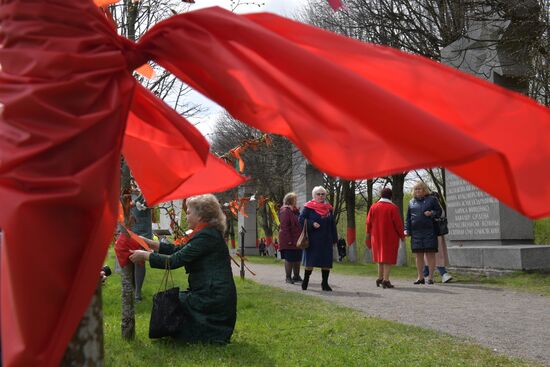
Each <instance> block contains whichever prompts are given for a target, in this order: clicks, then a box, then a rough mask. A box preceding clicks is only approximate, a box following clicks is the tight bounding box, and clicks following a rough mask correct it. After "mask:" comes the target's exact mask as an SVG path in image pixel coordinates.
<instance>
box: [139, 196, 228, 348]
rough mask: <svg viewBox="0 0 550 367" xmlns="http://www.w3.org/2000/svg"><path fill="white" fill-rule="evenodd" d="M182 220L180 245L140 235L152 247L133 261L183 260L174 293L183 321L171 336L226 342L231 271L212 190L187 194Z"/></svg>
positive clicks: (156, 264)
mask: <svg viewBox="0 0 550 367" xmlns="http://www.w3.org/2000/svg"><path fill="white" fill-rule="evenodd" d="M186 204H187V223H188V225H189V228H191V229H193V234H192V237H191V239H190V240H189V242H188V243H187V244H186V245H185V246H183V247H177V246H174V245H172V244H169V243H166V242H164V241H161V243H158V242H156V241H152V240H148V239H144V240H146V242H147V243H148V244H149V245H150V246H151V248H152V249H153V250H155V251H156V252H154V253H151V252H147V251H142V250H138V251H135V252H134V253H133V254H132V255H131V256H130V260H132V261H133V262H142V261H149V264H150V265H151V267H152V268H157V269H165V266H166V262H169V265H170V268H171V269H175V268H179V267H182V266H184V267H185V270H186V272H187V273H189V289H188V290H187V291H186V292H181V293H180V301H181V303H182V305H183V307H182V310H183V312H184V313H185V322H184V324H183V325H182V326H181V331H180V332H179V333H178V334H177V335H176V336H175V338H177V339H180V340H182V341H184V342H189V343H196V342H202V343H215V344H225V343H229V340H230V339H231V335H232V334H233V329H234V328H235V321H236V319H237V291H236V289H235V283H234V281H233V274H232V272H231V264H230V259H229V250H228V249H227V244H226V243H225V241H224V239H223V236H222V233H223V232H224V231H225V215H224V214H223V212H222V211H221V208H220V204H219V202H218V200H217V199H216V197H215V196H214V195H210V194H208V195H199V196H194V197H191V198H189V199H187V202H186Z"/></svg>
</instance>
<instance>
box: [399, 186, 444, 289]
mask: <svg viewBox="0 0 550 367" xmlns="http://www.w3.org/2000/svg"><path fill="white" fill-rule="evenodd" d="M412 193H413V198H412V199H411V201H410V202H409V207H408V209H407V218H406V220H405V236H411V249H412V252H413V253H415V254H416V271H417V273H418V278H417V279H416V281H415V282H414V284H425V283H426V281H427V282H428V284H434V281H433V276H434V268H435V253H436V252H437V235H438V230H437V227H436V225H435V221H434V220H435V218H439V217H440V216H441V206H440V205H439V203H438V202H437V199H436V198H434V197H433V196H431V195H430V189H429V188H428V186H427V185H426V184H425V183H424V182H422V181H420V182H417V183H416V185H414V186H413V192H412ZM424 255H425V256H426V259H427V260H428V269H429V274H428V279H427V280H425V279H424V273H423V270H424Z"/></svg>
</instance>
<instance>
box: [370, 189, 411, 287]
mask: <svg viewBox="0 0 550 367" xmlns="http://www.w3.org/2000/svg"><path fill="white" fill-rule="evenodd" d="M391 198H392V190H391V189H389V188H384V189H382V192H381V193H380V200H379V201H378V202H377V203H376V204H374V205H373V206H372V207H371V208H370V210H369V214H368V215H367V223H366V227H367V228H366V234H367V239H366V245H367V247H368V248H369V249H372V260H373V261H374V262H376V263H378V279H376V286H377V287H380V285H382V287H383V288H393V285H392V284H391V282H390V270H391V267H392V265H395V263H396V262H397V250H398V249H399V239H403V238H404V235H403V220H402V219H401V215H399V209H398V207H397V205H395V204H394V203H392V201H391Z"/></svg>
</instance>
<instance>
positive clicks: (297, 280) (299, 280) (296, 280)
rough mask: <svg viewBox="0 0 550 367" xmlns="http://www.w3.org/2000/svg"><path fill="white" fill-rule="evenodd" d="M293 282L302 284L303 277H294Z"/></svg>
mask: <svg viewBox="0 0 550 367" xmlns="http://www.w3.org/2000/svg"><path fill="white" fill-rule="evenodd" d="M292 280H294V281H295V282H301V281H302V280H303V279H302V277H301V276H299V275H295V276H293V277H292Z"/></svg>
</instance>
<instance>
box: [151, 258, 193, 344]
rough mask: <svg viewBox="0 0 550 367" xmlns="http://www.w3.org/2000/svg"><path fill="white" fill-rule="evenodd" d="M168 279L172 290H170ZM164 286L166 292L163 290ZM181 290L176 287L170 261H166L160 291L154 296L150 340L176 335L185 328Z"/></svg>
mask: <svg viewBox="0 0 550 367" xmlns="http://www.w3.org/2000/svg"><path fill="white" fill-rule="evenodd" d="M168 277H170V280H171V282H172V288H170V289H167V288H168ZM163 286H164V290H162V291H161V288H162V287H163ZM179 294H180V289H179V287H174V279H173V278H172V273H171V272H170V260H166V270H165V272H164V277H163V278H162V280H161V283H160V287H159V291H158V292H157V293H156V294H155V295H154V296H153V308H152V310H151V320H150V321H149V338H151V339H156V338H162V337H165V336H174V335H176V334H177V333H178V332H179V331H180V330H181V327H182V326H183V323H184V319H185V314H184V312H183V306H182V305H181V302H180V299H179Z"/></svg>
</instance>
